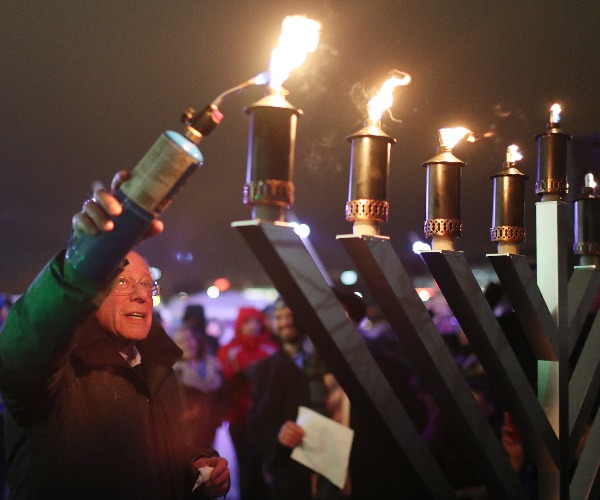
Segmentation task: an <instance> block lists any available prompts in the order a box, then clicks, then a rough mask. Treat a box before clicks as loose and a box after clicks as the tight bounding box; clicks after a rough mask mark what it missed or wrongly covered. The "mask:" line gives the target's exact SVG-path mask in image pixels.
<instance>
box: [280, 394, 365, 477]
mask: <svg viewBox="0 0 600 500" xmlns="http://www.w3.org/2000/svg"><path fill="white" fill-rule="evenodd" d="M296 423H297V424H298V425H300V426H301V427H302V428H303V429H304V432H305V436H304V438H303V440H302V444H301V445H300V446H296V447H295V448H294V450H293V451H292V454H291V458H292V459H294V460H296V461H297V462H300V463H301V464H303V465H305V466H306V467H308V468H309V469H312V470H313V471H315V472H317V473H319V474H321V475H323V476H325V477H326V478H327V479H329V481H331V482H332V483H333V484H335V485H336V486H337V487H338V488H340V489H341V488H343V487H344V484H345V482H346V474H347V471H348V462H349V460H350V448H351V447H352V440H353V439H354V431H353V430H352V429H350V428H348V427H346V426H344V425H342V424H339V423H338V422H336V421H335V420H331V419H330V418H327V417H325V416H323V415H321V414H320V413H317V412H315V411H313V410H311V409H309V408H306V407H304V406H300V407H299V408H298V418H297V419H296Z"/></svg>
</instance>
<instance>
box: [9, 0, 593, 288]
mask: <svg viewBox="0 0 600 500" xmlns="http://www.w3.org/2000/svg"><path fill="white" fill-rule="evenodd" d="M292 14H303V15H307V16H308V17H312V18H314V19H317V20H318V21H320V22H321V24H322V28H321V41H320V45H319V47H318V49H317V51H316V52H315V53H314V54H312V55H310V56H309V58H308V59H307V61H306V63H305V64H304V66H303V67H302V68H300V69H299V70H297V71H296V72H294V73H293V74H292V76H291V77H290V79H289V80H288V81H287V83H286V84H285V87H286V88H287V89H288V90H289V96H288V100H289V101H290V102H291V103H292V104H293V105H295V106H297V107H298V108H300V109H302V110H303V112H304V114H303V116H302V117H301V118H300V120H299V123H298V134H297V142H296V162H295V175H294V180H295V184H296V202H295V205H294V207H293V210H294V214H295V216H296V217H297V218H298V219H299V220H300V221H301V222H305V223H307V224H309V225H310V227H311V229H312V233H311V242H312V245H313V246H314V248H315V249H316V251H317V252H318V253H319V255H320V256H321V259H322V260H323V262H324V264H325V266H326V268H327V269H328V271H329V272H330V273H331V275H332V276H333V277H334V278H337V276H338V274H339V272H340V271H341V270H343V269H345V268H346V267H348V266H349V259H348V258H347V257H346V256H345V255H344V251H343V249H342V248H341V246H340V245H339V244H338V243H337V242H336V240H335V236H336V235H337V234H345V233H349V232H351V228H352V226H351V224H350V223H348V222H347V221H346V220H345V218H344V208H345V203H346V201H347V195H348V178H349V165H350V144H349V143H348V142H347V141H346V137H347V136H349V135H351V134H352V133H354V132H356V131H357V130H359V129H360V128H361V127H362V122H363V121H364V119H365V118H366V103H367V101H368V97H370V96H371V95H372V93H373V91H374V90H376V89H378V88H379V87H380V86H381V84H382V83H383V81H385V80H386V79H387V78H388V74H389V72H390V71H391V70H393V69H397V70H400V71H405V72H407V73H409V74H410V75H411V76H412V82H411V84H410V85H408V86H407V87H401V88H399V89H397V90H396V91H395V93H394V105H393V107H392V114H393V116H394V118H395V119H396V120H399V121H393V120H391V119H390V118H389V117H388V116H387V115H384V118H383V124H384V130H385V131H386V132H387V133H388V134H389V135H391V136H393V137H394V138H395V139H396V140H397V143H396V144H395V145H394V146H393V148H392V157H391V174H390V187H389V193H390V196H389V201H390V220H389V222H387V223H386V224H383V225H382V230H381V232H382V234H384V235H388V236H390V237H391V238H392V242H393V244H394V247H395V248H396V249H397V252H398V254H399V255H400V257H401V259H402V261H403V262H404V264H405V266H406V267H407V268H408V269H409V271H410V272H412V273H420V272H422V271H423V269H424V266H423V265H422V264H421V262H420V260H419V257H418V256H416V255H414V254H412V252H411V250H410V247H411V244H412V241H414V240H415V239H419V238H421V239H422V238H423V236H422V228H423V221H424V216H425V169H424V168H422V167H421V164H422V163H423V162H425V161H426V160H428V159H429V158H431V157H432V156H433V155H434V154H435V149H436V146H437V140H438V139H437V130H438V129H439V128H441V127H451V126H458V125H461V126H465V127H467V128H469V129H471V130H473V131H474V132H475V133H476V135H482V134H483V133H484V132H488V131H492V132H493V133H494V136H493V137H492V138H489V139H481V140H479V141H477V142H475V143H473V144H469V143H460V144H459V145H458V146H457V147H456V148H455V149H454V154H455V155H456V156H457V157H459V158H460V159H461V160H463V161H465V162H466V163H467V167H465V169H464V170H463V183H462V219H463V226H464V229H463V238H462V239H460V240H459V241H457V244H456V247H457V249H458V250H464V251H465V252H466V256H467V259H468V260H469V261H470V262H472V263H473V264H474V265H475V264H479V263H481V262H482V260H483V258H484V255H485V254H486V253H494V252H495V250H496V247H495V245H494V244H492V243H491V242H490V241H489V228H490V225H491V213H492V181H491V180H490V179H489V176H490V175H492V174H494V173H496V172H497V171H498V170H499V169H500V168H501V167H502V163H503V162H504V160H505V151H506V147H507V146H508V145H510V144H512V143H516V144H518V145H519V146H520V147H521V149H522V151H523V154H524V159H523V160H522V161H521V162H519V164H518V167H519V169H520V170H521V171H523V172H524V173H526V174H528V175H530V176H531V178H532V180H531V181H529V183H528V185H527V188H526V190H527V196H526V205H527V208H526V224H527V230H528V239H527V242H526V243H525V244H523V245H522V246H521V250H522V252H523V253H533V252H534V250H535V227H534V214H535V210H534V203H535V201H536V197H535V194H534V184H535V179H536V161H537V160H536V154H537V153H536V149H537V146H536V141H535V135H536V134H538V133H540V132H543V130H544V129H545V126H546V122H547V121H548V117H549V109H550V106H551V105H552V104H553V103H554V102H558V103H560V104H561V106H562V108H563V113H562V121H561V126H562V128H563V130H564V131H565V132H567V133H569V134H572V135H574V136H581V135H587V134H594V133H598V132H600V92H599V90H598V89H599V81H600V69H599V67H600V66H599V64H600V31H599V30H598V26H600V4H598V3H595V2H587V1H581V0H579V1H573V2H557V1H541V0H529V1H526V2H524V1H479V2H475V1H447V2H442V1H440V0H435V1H432V0H413V1H399V0H369V1H363V0H353V1H348V0H345V1H339V0H336V1H314V2H310V1H298V0H297V1H293V2H292V1H283V0H277V1H270V0H264V1H261V2H253V1H248V0H246V1H227V0H221V1H217V0H212V1H210V0H204V1H201V0H195V1H194V0H172V1H169V2H166V1H164V0H162V1H157V0H145V1H139V0H138V1H131V0H126V1H116V0H114V1H109V0H102V1H98V0H78V1H70V2H66V1H62V0H56V1H53V2H42V1H37V2H35V1H28V0H22V1H2V2H0V127H1V129H0V140H1V147H0V166H1V172H2V179H1V181H0V258H1V269H2V272H1V273H0V291H4V292H10V293H21V292H23V291H24V289H25V288H26V286H27V285H28V283H29V282H30V281H31V280H32V279H33V278H34V276H35V275H36V273H37V272H38V271H39V269H40V268H41V267H42V266H43V264H44V263H45V262H46V261H47V260H48V259H49V258H50V257H51V256H52V255H54V254H55V253H56V252H58V251H59V250H60V249H61V248H63V247H64V246H65V244H66V241H67V239H68V236H69V233H70V221H71V216H72V214H73V213H75V212H76V211H78V210H79V208H80V207H81V203H82V202H83V200H84V199H85V198H86V197H88V196H89V195H90V192H91V183H92V182H93V181H94V180H101V181H103V182H104V183H105V184H107V185H108V184H109V183H110V179H111V177H112V175H113V173H114V172H115V171H117V170H119V169H132V168H133V167H134V166H135V165H136V163H137V162H138V161H139V159H140V158H141V157H142V156H143V155H144V154H145V152H146V151H147V150H148V149H149V148H150V146H151V145H152V144H153V143H154V141H155V140H156V138H157V137H158V136H159V135H160V134H161V133H162V132H163V131H165V130H169V129H171V130H177V131H180V132H182V131H183V130H184V128H183V126H182V124H181V123H180V121H179V119H180V115H181V113H182V112H183V111H184V110H185V109H186V108H188V107H190V106H191V107H195V108H201V107H203V106H204V105H206V104H207V103H209V102H211V101H212V100H213V99H214V98H215V97H216V96H217V95H219V94H220V93H221V92H223V91H224V90H226V89H228V88H231V87H233V86H235V85H237V84H238V83H240V82H242V81H244V80H246V79H248V78H250V77H252V76H254V75H255V74H257V73H259V72H261V71H263V70H265V69H266V68H267V67H268V63H269V58H270V53H271V50H272V49H273V48H274V47H275V45H276V44H277V38H278V36H279V32H280V30H281V22H282V20H283V19H284V17H285V16H287V15H292ZM263 95H264V88H263V87H259V88H253V89H250V90H248V91H245V92H243V93H239V94H236V95H234V96H231V97H230V98H228V99H227V100H226V101H224V103H223V104H222V106H221V111H222V112H223V113H224V115H225V118H224V120H223V123H222V124H221V125H220V127H219V128H217V129H216V130H215V131H214V132H213V133H212V134H211V135H210V136H208V137H207V138H206V139H205V140H204V141H203V142H202V143H201V145H200V149H201V150H202V152H203V154H204V160H205V162H204V166H203V167H202V168H201V169H200V170H199V171H198V172H196V173H195V174H194V176H193V177H192V179H191V180H190V181H189V183H188V184H187V185H186V186H185V187H184V189H183V190H182V191H181V193H180V194H179V195H178V197H177V198H176V199H175V201H174V203H173V205H172V206H171V207H170V208H169V209H168V210H167V212H166V213H165V214H164V216H163V220H164V222H165V225H166V232H165V234H163V235H161V236H159V237H157V238H155V239H153V240H151V241H149V242H146V243H144V244H143V245H142V246H141V247H140V251H141V252H142V253H143V254H144V255H145V256H146V257H148V259H149V261H150V263H151V264H152V265H156V266H159V267H161V269H162V271H163V280H162V283H163V289H164V290H165V292H166V294H167V295H172V294H174V293H176V292H179V291H182V290H185V291H188V292H194V291H198V290H201V289H204V288H205V287H206V286H207V285H209V284H211V282H212V281H213V280H214V279H215V278H217V277H220V276H225V277H227V278H228V279H230V280H231V282H232V285H233V286H234V287H236V288H238V287H242V286H245V285H264V284H269V283H270V282H269V280H268V278H267V277H266V275H265V273H264V272H263V270H262V269H261V268H260V265H259V264H258V261H257V260H256V259H255V257H254V255H253V254H252V252H251V251H250V249H249V248H248V247H247V246H246V243H245V242H244V241H243V239H242V237H241V236H240V235H239V234H238V233H237V232H236V231H235V230H234V229H231V227H230V224H231V222H233V221H238V220H245V219H249V218H250V217H251V209H250V208H249V207H248V206H245V205H244V204H243V203H242V190H243V186H244V183H245V179H246V155H247V148H248V124H249V120H248V116H247V114H246V113H245V112H244V109H245V107H247V106H249V105H250V104H252V103H253V102H255V101H256V100H258V99H259V98H260V97H262V96H263ZM586 167H587V166H586ZM590 167H594V165H590ZM596 168H600V167H599V166H598V165H596Z"/></svg>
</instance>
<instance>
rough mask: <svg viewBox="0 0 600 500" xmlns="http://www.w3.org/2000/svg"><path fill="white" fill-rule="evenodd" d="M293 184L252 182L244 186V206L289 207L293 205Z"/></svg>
mask: <svg viewBox="0 0 600 500" xmlns="http://www.w3.org/2000/svg"><path fill="white" fill-rule="evenodd" d="M294 192H295V188H294V183H293V182H290V181H282V180H279V179H266V180H264V181H253V182H249V183H247V184H245V185H244V195H243V198H242V201H243V202H244V204H245V205H274V206H278V207H289V206H290V205H293V203H294Z"/></svg>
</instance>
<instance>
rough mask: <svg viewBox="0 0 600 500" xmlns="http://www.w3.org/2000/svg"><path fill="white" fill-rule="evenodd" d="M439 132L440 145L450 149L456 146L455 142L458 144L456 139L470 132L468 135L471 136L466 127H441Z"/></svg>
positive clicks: (458, 139)
mask: <svg viewBox="0 0 600 500" xmlns="http://www.w3.org/2000/svg"><path fill="white" fill-rule="evenodd" d="M439 134H440V145H441V146H443V147H446V148H450V149H452V148H453V147H454V146H456V144H458V141H460V140H461V139H462V138H463V137H464V136H465V135H467V134H471V136H470V137H472V136H473V135H472V134H473V132H471V131H470V130H469V129H468V128H465V127H455V128H441V129H440V131H439ZM471 142H473V141H471Z"/></svg>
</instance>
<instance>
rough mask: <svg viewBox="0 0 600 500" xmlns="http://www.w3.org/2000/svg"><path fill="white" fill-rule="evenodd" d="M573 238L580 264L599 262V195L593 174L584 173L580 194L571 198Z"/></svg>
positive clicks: (574, 250)
mask: <svg viewBox="0 0 600 500" xmlns="http://www.w3.org/2000/svg"><path fill="white" fill-rule="evenodd" d="M573 208H574V231H575V240H574V243H573V253H574V254H575V255H578V256H579V262H580V264H581V265H582V266H588V265H599V264H600V196H598V195H597V194H596V181H595V180H594V176H593V174H591V173H590V174H586V175H585V184H584V187H583V189H582V190H581V195H580V196H579V197H578V198H576V199H575V200H573Z"/></svg>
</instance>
